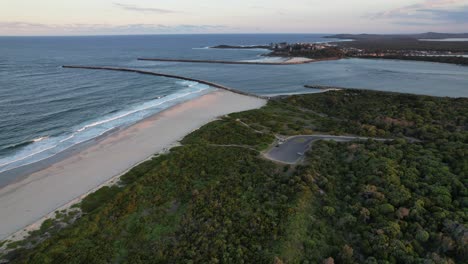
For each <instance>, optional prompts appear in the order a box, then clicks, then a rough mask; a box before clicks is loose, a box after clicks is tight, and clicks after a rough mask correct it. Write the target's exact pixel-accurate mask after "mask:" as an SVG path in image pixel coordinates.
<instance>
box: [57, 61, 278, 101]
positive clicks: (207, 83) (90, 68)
mask: <svg viewBox="0 0 468 264" xmlns="http://www.w3.org/2000/svg"><path fill="white" fill-rule="evenodd" d="M62 68H67V69H86V70H106V71H121V72H134V73H139V74H146V75H153V76H160V77H166V78H172V79H179V80H185V81H192V82H197V83H201V84H206V85H208V86H211V87H215V88H219V89H223V90H226V91H229V92H233V93H237V94H241V95H246V96H251V97H256V98H260V99H265V100H269V99H270V97H267V96H262V95H257V94H252V93H247V92H243V91H239V90H236V89H233V88H229V87H226V86H224V85H221V84H217V83H214V82H209V81H205V80H199V79H194V78H189V77H184V76H179V75H173V74H166V73H159V72H152V71H142V70H136V69H129V68H119V67H105V66H81V65H63V66H62Z"/></svg>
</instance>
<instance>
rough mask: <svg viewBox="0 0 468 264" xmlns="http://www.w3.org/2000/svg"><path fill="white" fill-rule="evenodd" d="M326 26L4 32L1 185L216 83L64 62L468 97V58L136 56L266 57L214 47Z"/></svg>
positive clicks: (294, 85)
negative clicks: (295, 60)
mask: <svg viewBox="0 0 468 264" xmlns="http://www.w3.org/2000/svg"><path fill="white" fill-rule="evenodd" d="M322 36H323V35H318V34H308V35H304V34H303V35H298V34H281V35H278V34H263V35H251V34H244V35H158V36H94V37H0V187H1V186H2V185H5V184H7V183H9V182H11V181H12V180H14V175H13V177H12V176H11V174H10V175H9V176H8V177H7V176H4V175H6V174H5V172H8V171H11V170H12V169H15V168H19V167H22V166H25V165H27V164H32V163H35V162H37V161H41V160H44V159H47V158H49V157H53V156H54V155H56V154H58V153H61V152H63V151H64V150H67V149H70V148H71V147H73V146H76V145H77V144H79V143H82V142H85V141H89V140H92V139H94V138H96V137H98V136H99V135H102V134H104V133H108V132H110V131H112V130H114V129H118V128H121V127H125V126H129V125H131V124H133V123H135V122H137V121H139V120H141V119H143V118H145V117H148V116H150V115H153V114H155V113H157V112H160V111H162V110H164V109H167V108H168V107H171V106H173V105H175V104H177V103H180V102H183V101H186V100H190V99H192V98H195V97H198V96H201V95H202V94H205V93H207V92H209V91H211V90H212V88H210V87H208V86H206V85H202V84H199V83H195V82H186V81H178V80H173V79H167V78H163V77H155V76H145V75H138V74H133V73H123V72H106V71H91V70H78V69H63V68H61V67H60V66H61V65H67V64H68V65H69V64H79V65H100V66H118V67H127V68H137V69H145V70H152V71H158V72H163V73H170V74H177V75H183V76H188V77H193V78H198V79H205V80H208V81H212V82H217V83H219V84H223V85H226V86H230V87H233V88H236V89H239V90H243V91H247V92H252V93H257V94H262V95H277V94H291V93H305V92H314V90H311V89H306V88H304V87H303V85H304V84H321V85H336V86H344V87H355V88H367V89H376V90H384V91H397V92H406V93H416V94H427V95H435V96H450V97H468V68H467V67H462V66H456V65H448V64H438V63H428V62H410V61H392V60H361V59H346V60H340V61H328V62H319V63H312V64H303V65H284V66H262V65H216V64H194V63H168V62H150V61H138V60H136V58H138V57H160V58H186V59H213V60H249V61H250V60H263V59H265V58H264V57H262V56H261V55H262V54H264V53H265V52H266V51H265V50H258V49H256V50H236V49H229V50H216V49H209V48H207V47H209V46H214V45H219V44H231V45H259V44H269V43H272V42H275V43H276V42H283V41H284V42H324V41H330V39H325V38H323V37H322Z"/></svg>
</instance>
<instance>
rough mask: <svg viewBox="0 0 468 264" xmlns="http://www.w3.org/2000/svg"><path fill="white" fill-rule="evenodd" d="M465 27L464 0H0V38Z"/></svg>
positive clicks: (466, 8) (448, 29)
mask: <svg viewBox="0 0 468 264" xmlns="http://www.w3.org/2000/svg"><path fill="white" fill-rule="evenodd" d="M428 31H433V32H434V31H435V32H468V0H236V1H232V0H198V1H193V0H0V35H20V36H24V35H119V34H124V35H128V34H186V33H188V34H198V33H418V32H428Z"/></svg>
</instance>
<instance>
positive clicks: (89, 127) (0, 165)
mask: <svg viewBox="0 0 468 264" xmlns="http://www.w3.org/2000/svg"><path fill="white" fill-rule="evenodd" d="M176 83H177V84H178V85H181V86H184V87H186V88H184V89H182V90H179V91H178V92H176V93H173V94H169V95H167V96H164V97H161V98H157V99H153V100H150V101H147V102H144V103H143V104H139V105H134V106H132V107H130V108H128V109H126V110H121V111H119V112H117V113H114V114H112V115H107V116H105V118H104V119H102V120H94V121H91V122H89V123H88V124H84V125H79V126H77V127H76V128H75V129H74V130H73V131H74V132H72V133H71V134H65V135H61V136H56V137H48V136H43V137H38V138H36V139H34V140H33V143H32V144H30V145H28V146H25V147H24V148H21V149H20V150H18V151H17V152H16V153H15V154H13V155H12V156H8V157H5V158H1V159H0V173H1V172H5V171H8V170H12V169H15V168H19V167H22V166H25V165H29V164H32V163H36V162H39V161H41V160H44V159H47V158H50V157H52V156H54V155H56V154H58V153H60V152H63V151H64V150H67V149H69V148H71V147H73V146H75V145H77V144H80V143H83V142H86V141H89V140H91V139H94V138H97V137H99V136H101V135H103V134H105V133H107V132H109V131H111V130H113V129H115V128H118V127H122V126H128V125H131V124H133V123H135V122H138V121H139V120H141V119H144V118H145V117H148V116H150V115H152V114H155V113H157V112H160V111H162V110H164V109H166V108H168V107H171V106H173V105H175V104H177V103H178V102H182V101H185V100H188V99H191V98H194V97H197V94H198V93H201V92H203V91H205V90H208V89H210V87H209V86H208V85H205V84H200V83H197V82H192V81H178V82H176Z"/></svg>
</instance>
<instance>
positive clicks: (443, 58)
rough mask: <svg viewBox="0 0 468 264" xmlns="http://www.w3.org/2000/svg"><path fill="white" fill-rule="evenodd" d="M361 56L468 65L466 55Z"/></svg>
mask: <svg viewBox="0 0 468 264" xmlns="http://www.w3.org/2000/svg"><path fill="white" fill-rule="evenodd" d="M358 57H359V58H370V59H392V60H413V61H430V62H440V63H450V64H459V65H468V58H465V57H455V56H453V57H452V56H451V57H448V56H447V57H446V56H402V55H385V56H382V57H375V56H358Z"/></svg>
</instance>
